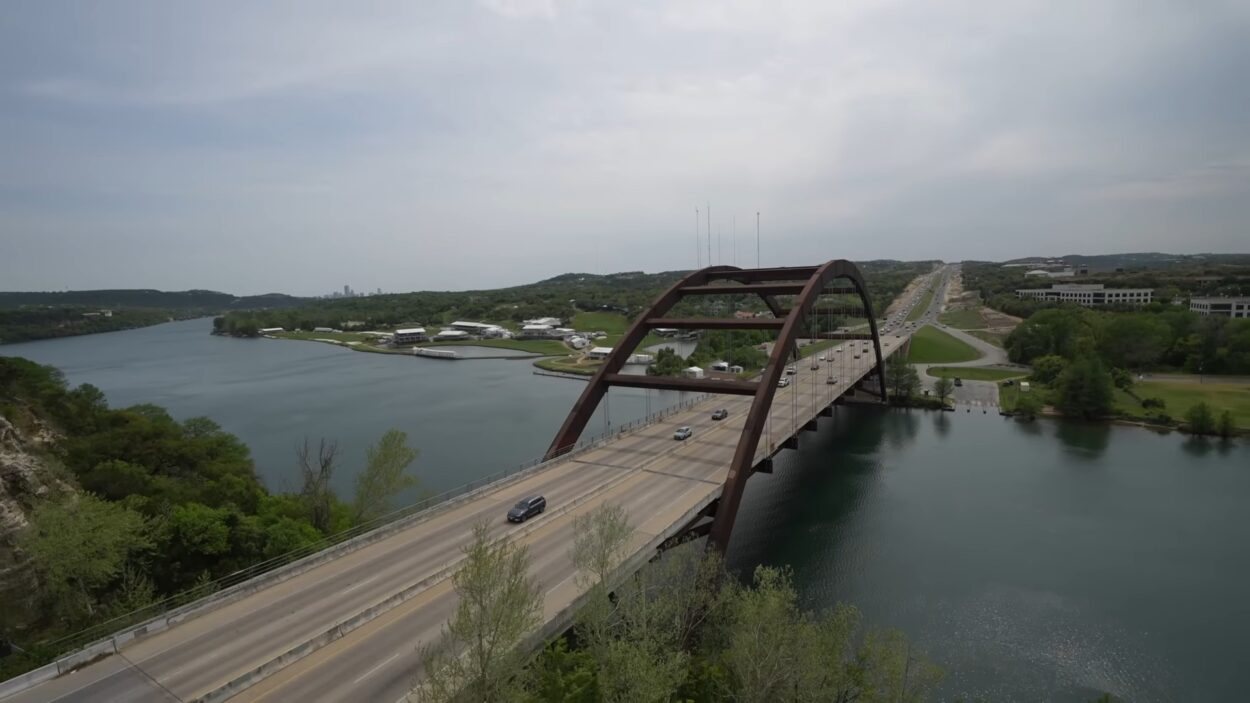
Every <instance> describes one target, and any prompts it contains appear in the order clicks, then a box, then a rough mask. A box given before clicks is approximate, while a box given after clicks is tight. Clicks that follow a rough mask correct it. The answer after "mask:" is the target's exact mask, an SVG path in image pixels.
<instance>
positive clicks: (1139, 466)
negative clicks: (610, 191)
mask: <svg viewBox="0 0 1250 703" xmlns="http://www.w3.org/2000/svg"><path fill="white" fill-rule="evenodd" d="M209 327H210V324H209V322H208V321H207V320H200V321H189V322H179V323H171V324H168V325H161V326H159V327H153V328H147V329H142V330H132V331H127V332H117V333H110V334H103V335H94V336H90V337H79V338H71V339H60V340H51V341H46V342H34V343H29V344H22V345H8V346H0V354H5V355H17V356H26V357H27V358H31V359H33V360H35V361H39V362H41V363H49V364H54V365H56V366H58V367H60V368H61V369H63V370H64V371H65V372H66V374H67V376H68V377H69V379H70V380H71V381H72V382H74V383H81V382H90V383H93V384H95V385H97V386H99V387H100V388H101V389H103V390H104V391H105V393H107V394H108V396H109V399H110V401H111V403H112V404H113V405H115V406H120V405H127V404H131V403H139V402H151V403H156V404H159V405H163V406H165V407H167V408H169V409H170V411H171V412H172V413H173V414H174V415H175V416H176V417H179V418H186V417H191V416H195V415H207V416H209V417H211V418H213V419H214V420H216V421H218V422H219V423H220V424H221V425H222V426H223V427H224V428H225V429H227V430H229V431H230V432H233V433H235V434H237V435H238V436H239V437H241V438H242V439H243V440H244V441H246V442H247V443H248V444H249V445H250V446H251V447H252V450H253V455H254V456H255V458H256V460H257V466H258V471H259V472H260V473H261V474H262V476H263V477H264V478H265V480H266V482H267V483H268V484H269V485H270V486H271V487H274V488H277V489H283V488H288V489H289V488H293V487H294V484H295V468H294V454H293V450H292V448H293V446H294V444H295V443H296V442H299V441H301V440H302V438H303V437H304V436H309V437H311V438H314V439H315V438H317V437H320V436H327V437H336V438H338V439H339V441H340V444H341V446H342V447H343V448H344V450H345V452H346V457H347V459H348V460H349V461H348V463H347V466H348V467H349V469H350V468H351V467H355V466H359V463H360V462H361V461H363V456H364V449H365V447H366V446H367V445H368V444H369V443H371V442H373V441H375V440H376V438H377V436H378V435H380V434H381V433H382V431H384V430H385V429H386V428H388V427H398V428H400V429H403V430H405V431H407V432H408V433H409V436H410V440H411V442H412V444H413V445H414V446H417V447H419V448H420V449H421V456H420V458H419V459H418V463H417V466H416V469H417V473H418V475H419V476H420V477H421V480H422V481H423V483H424V485H425V486H427V487H429V488H431V489H434V490H441V489H444V488H449V487H452V486H454V485H457V484H461V483H465V482H467V481H471V480H473V479H476V478H479V477H481V476H485V475H487V474H490V473H494V472H497V471H499V470H502V469H503V468H505V467H507V466H509V465H511V464H516V463H518V462H521V461H524V460H527V459H530V458H532V457H535V456H537V455H538V454H540V453H541V452H542V451H543V450H544V449H545V448H546V446H547V443H548V442H549V441H550V439H551V437H552V435H553V434H554V432H555V430H556V428H557V426H558V425H559V423H560V422H561V421H562V420H563V418H564V416H565V414H566V413H567V411H568V409H569V408H570V406H571V405H572V403H573V402H574V400H575V399H576V398H577V395H578V393H580V392H581V390H582V388H584V385H583V384H584V382H582V381H575V380H566V379H559V378H550V377H543V376H535V375H534V374H533V373H532V367H531V366H530V364H529V362H528V361H524V360H518V361H504V360H497V359H491V360H472V361H454V362H453V361H435V360H429V359H417V358H411V357H407V356H386V355H378V354H364V353H358V352H351V351H348V350H345V349H340V348H336V347H333V346H330V345H324V344H315V343H308V342H294V341H275V340H237V339H228V338H220V337H212V336H210V335H208V334H207V332H208V329H209ZM618 393H619V395H618ZM675 400H677V396H676V394H660V393H655V392H652V393H650V394H644V393H642V392H641V391H635V392H633V393H620V389H618V390H617V391H613V393H612V407H611V415H612V417H611V421H612V422H613V423H621V422H626V421H628V420H630V419H632V418H634V417H638V416H640V415H642V414H644V413H645V412H646V411H647V409H648V406H649V407H650V409H651V410H658V409H659V408H660V407H661V406H662V405H664V404H667V403H672V402H674V401H675ZM603 421H604V419H603V417H602V416H600V417H598V418H596V419H595V420H594V421H593V422H592V424H591V427H592V428H596V429H600V430H601V429H602V427H603V424H602V423H603ZM350 484H351V475H350V471H344V472H343V473H342V474H340V475H339V477H338V485H337V487H338V488H339V489H340V490H342V491H343V492H344V493H347V492H348V491H349V488H350ZM1247 496H1250V445H1248V444H1247V443H1245V442H1240V443H1233V444H1230V443H1222V442H1218V441H1209V440H1195V439H1191V438H1185V437H1183V436H1180V435H1158V434H1154V433H1152V432H1149V431H1146V430H1142V429H1138V428H1131V427H1115V426H1106V425H1085V424H1076V423H1063V422H1052V421H1039V422H1035V423H1029V424H1023V423H1018V422H1015V421H1013V420H1009V419H1004V418H1001V417H999V416H997V415H982V414H979V413H977V412H973V413H965V412H963V411H962V410H961V411H960V412H957V413H927V412H920V411H891V410H876V409H870V408H858V409H839V410H838V412H837V415H836V416H835V417H833V418H829V419H822V420H821V421H820V429H819V431H817V432H813V433H806V434H804V435H802V437H801V438H800V449H799V450H798V451H794V452H783V453H782V454H781V455H780V456H779V457H778V461H777V465H776V473H775V474H773V475H771V476H770V475H758V476H756V477H754V478H752V479H751V481H750V483H749V484H748V488H747V492H746V496H745V498H744V501H743V506H742V511H741V512H740V514H739V517H738V523H737V525H736V527H735V532H734V538H733V543H732V544H731V547H730V551H729V561H730V565H731V567H733V568H734V569H735V570H737V571H738V572H740V573H746V572H749V570H750V568H752V567H753V566H754V565H755V564H758V563H766V564H777V565H781V564H789V565H790V566H792V567H793V569H794V572H795V577H796V582H797V584H798V586H799V588H800V592H801V594H802V597H803V599H804V603H805V605H806V606H809V607H813V608H820V607H827V606H831V605H832V604H834V603H836V602H838V601H844V602H849V603H853V604H855V605H857V606H858V607H859V608H860V609H861V610H862V611H863V612H864V616H865V620H866V621H867V622H868V623H871V624H875V625H884V626H891V627H898V628H900V629H902V630H904V631H905V632H907V633H908V635H909V636H910V637H911V639H912V641H913V642H915V643H916V644H917V645H919V646H920V647H921V648H923V649H924V650H926V651H927V652H928V653H929V654H930V656H931V658H933V659H934V660H935V661H937V662H938V663H939V664H940V665H941V666H942V667H943V668H945V669H946V670H947V671H948V679H947V681H946V682H945V684H944V686H943V689H942V697H943V698H944V699H954V698H958V697H963V698H965V699H968V700H978V699H983V700H993V701H1010V700H1017V701H1041V700H1056V701H1088V700H1091V699H1093V698H1094V697H1096V696H1097V695H1098V694H1099V693H1100V692H1102V691H1109V692H1111V693H1113V694H1115V695H1117V696H1120V697H1122V698H1124V699H1125V700H1131V701H1172V700H1194V701H1225V700H1229V701H1232V700H1243V699H1244V698H1245V695H1244V692H1245V691H1246V690H1250V671H1247V668H1246V667H1245V661H1246V659H1247V655H1246V652H1247V651H1248V650H1247V647H1246V646H1245V644H1244V634H1245V633H1246V632H1250V605H1247V601H1246V599H1245V598H1244V591H1245V584H1246V583H1247V579H1248V578H1250V546H1248V543H1247V537H1248V536H1250V511H1248V510H1247V509H1246V508H1245V505H1246V498H1247Z"/></svg>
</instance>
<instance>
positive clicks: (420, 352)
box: [412, 347, 460, 359]
mask: <svg viewBox="0 0 1250 703" xmlns="http://www.w3.org/2000/svg"><path fill="white" fill-rule="evenodd" d="M412 353H413V354H415V355H417V356H427V357H429V358H431V359H459V358H460V355H459V354H457V353H456V352H455V351H454V350H452V349H429V348H427V347H416V348H415V349H413V350H412Z"/></svg>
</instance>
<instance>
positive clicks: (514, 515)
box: [508, 496, 547, 522]
mask: <svg viewBox="0 0 1250 703" xmlns="http://www.w3.org/2000/svg"><path fill="white" fill-rule="evenodd" d="M546 509H547V499H546V498H544V497H542V496H530V497H528V498H522V499H521V500H520V501H518V502H517V504H516V505H514V506H512V510H509V511H508V522H525V521H526V520H528V519H530V518H532V517H534V516H535V515H537V514H539V513H541V512H542V511H544V510H546Z"/></svg>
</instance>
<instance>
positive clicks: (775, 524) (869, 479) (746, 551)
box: [726, 406, 950, 603]
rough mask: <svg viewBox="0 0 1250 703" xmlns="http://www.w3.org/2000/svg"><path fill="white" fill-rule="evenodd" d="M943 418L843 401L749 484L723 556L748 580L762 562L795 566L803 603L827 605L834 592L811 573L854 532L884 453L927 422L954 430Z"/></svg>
mask: <svg viewBox="0 0 1250 703" xmlns="http://www.w3.org/2000/svg"><path fill="white" fill-rule="evenodd" d="M944 415H945V413H925V412H920V411H907V410H898V409H887V408H877V407H871V406H857V407H852V408H848V407H844V406H839V407H838V408H837V409H836V411H835V413H834V416H833V417H832V418H821V419H820V423H819V427H818V429H817V430H816V431H814V432H804V433H801V434H800V435H799V449H797V450H783V451H782V452H781V453H779V454H778V455H777V456H776V457H775V458H774V473H773V474H771V475H769V474H757V475H755V476H752V477H751V480H750V481H748V482H747V488H746V493H745V494H744V496H743V501H742V506H741V509H740V511H739V513H738V519H737V522H736V524H735V526H734V532H733V538H732V540H731V541H730V544H729V549H728V551H727V553H726V561H727V566H728V567H729V569H730V571H731V572H732V573H734V574H735V575H737V576H738V577H739V578H742V579H749V578H750V576H751V572H752V571H753V570H754V569H755V567H756V566H757V565H761V564H762V565H769V566H784V565H793V566H795V567H796V573H795V583H796V585H797V586H798V588H799V592H800V593H802V594H803V598H804V600H805V601H807V602H813V603H827V602H828V600H827V596H828V595H829V594H825V593H821V592H819V590H817V589H827V588H829V586H830V584H829V582H828V581H826V580H824V579H823V578H820V577H814V574H816V573H822V572H825V571H826V567H828V566H829V565H828V564H824V563H822V562H824V561H827V560H829V559H831V555H834V554H837V553H838V551H839V549H838V544H839V543H840V542H841V541H843V540H845V539H847V538H848V537H849V536H850V535H849V534H848V532H847V531H848V530H854V529H856V527H855V521H854V519H853V518H854V517H855V514H856V512H857V511H858V510H859V508H860V506H861V505H862V504H863V503H864V501H865V500H866V499H868V498H870V497H871V496H872V494H873V493H874V492H875V491H876V490H878V487H879V484H880V481H881V480H882V466H881V463H880V453H881V450H882V449H883V448H886V447H897V446H900V445H903V444H906V443H908V442H910V441H911V440H912V439H913V438H914V437H915V435H916V433H917V432H918V431H919V429H920V426H921V423H922V422H934V423H936V425H937V431H938V432H942V433H945V432H947V431H949V422H950V421H949V418H946V417H944ZM943 424H945V425H946V427H945V428H943V427H942V425H943ZM808 574H812V575H813V577H814V578H809V577H808Z"/></svg>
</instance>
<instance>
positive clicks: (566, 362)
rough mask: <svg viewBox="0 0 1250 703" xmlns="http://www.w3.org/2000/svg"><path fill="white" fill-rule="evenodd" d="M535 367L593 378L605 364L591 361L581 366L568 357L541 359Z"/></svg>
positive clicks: (535, 363)
mask: <svg viewBox="0 0 1250 703" xmlns="http://www.w3.org/2000/svg"><path fill="white" fill-rule="evenodd" d="M534 365H535V366H537V367H538V368H540V369H546V370H547V371H559V372H561V373H573V374H578V375H580V376H593V375H594V373H595V372H596V371H598V370H599V367H600V366H602V365H603V362H601V361H590V362H586V363H582V364H579V363H577V360H576V359H574V358H572V357H567V356H566V357H560V358H548V359H539V360H537V361H535V362H534Z"/></svg>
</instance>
